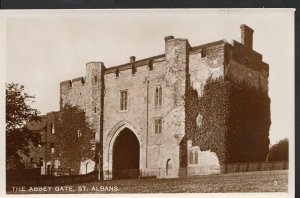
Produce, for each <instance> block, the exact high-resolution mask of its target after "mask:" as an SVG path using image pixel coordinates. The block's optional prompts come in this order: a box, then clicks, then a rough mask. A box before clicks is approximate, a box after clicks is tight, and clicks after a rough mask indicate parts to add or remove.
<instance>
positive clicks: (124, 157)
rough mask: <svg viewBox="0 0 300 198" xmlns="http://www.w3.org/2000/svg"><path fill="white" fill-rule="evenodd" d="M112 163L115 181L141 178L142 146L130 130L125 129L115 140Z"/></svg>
mask: <svg viewBox="0 0 300 198" xmlns="http://www.w3.org/2000/svg"><path fill="white" fill-rule="evenodd" d="M112 163H113V164H112V165H113V169H112V176H113V177H112V178H113V179H123V178H138V177H139V172H140V169H139V163H140V144H139V141H138V139H137V137H136V136H135V134H134V133H133V132H132V131H131V130H130V129H128V128H125V129H123V130H122V131H121V132H120V133H119V135H118V136H117V137H116V139H115V142H114V145H113V158H112Z"/></svg>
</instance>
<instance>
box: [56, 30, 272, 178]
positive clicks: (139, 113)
mask: <svg viewBox="0 0 300 198" xmlns="http://www.w3.org/2000/svg"><path fill="white" fill-rule="evenodd" d="M240 28H241V42H237V41H232V42H231V43H229V42H227V41H226V40H219V41H216V42H212V43H207V44H204V45H199V46H194V47H192V46H191V45H190V44H189V41H188V40H187V39H183V38H174V37H173V36H167V37H165V39H164V42H165V52H164V53H163V54H160V55H157V56H153V57H149V58H146V59H142V60H137V59H136V58H135V57H134V56H132V57H130V61H129V62H128V63H125V64H122V65H118V66H114V67H111V66H107V65H105V64H104V63H103V62H89V63H87V64H86V76H85V77H80V78H75V79H72V80H67V81H64V82H61V83H60V97H61V98H60V105H61V107H63V106H64V105H65V104H70V105H74V106H78V107H79V108H81V109H83V110H84V111H85V113H86V118H87V120H88V122H89V123H90V124H91V126H92V127H93V130H94V132H95V134H96V136H95V137H96V141H97V142H99V143H100V145H101V149H100V155H101V157H102V158H101V159H102V160H101V163H102V164H101V168H102V169H103V178H104V179H105V180H110V179H114V178H119V177H126V174H129V173H128V172H130V170H138V173H136V172H134V171H133V172H132V174H133V175H134V174H137V175H139V176H151V175H152V176H158V177H179V176H181V174H183V173H182V171H180V170H181V168H186V167H197V166H201V164H207V163H206V162H205V159H204V157H203V156H209V155H208V154H207V153H208V152H211V153H212V154H213V155H214V157H213V158H214V161H216V162H215V164H221V165H222V164H224V163H229V162H237V161H238V160H236V159H241V160H240V161H244V160H246V159H248V158H249V159H252V160H264V159H263V156H264V152H267V149H268V143H267V142H268V133H269V126H270V123H267V124H266V127H265V128H264V129H263V130H262V131H263V132H261V133H262V136H261V137H262V138H264V139H266V141H265V142H266V143H256V140H255V139H251V138H248V139H247V142H249V143H250V144H249V145H253V149H254V148H255V149H257V148H258V149H260V150H261V151H262V153H263V154H261V155H260V156H258V155H256V154H255V152H254V154H251V153H249V152H246V151H245V153H244V154H243V155H242V154H238V153H236V152H235V151H233V150H235V149H238V147H234V146H233V147H230V146H228V145H231V144H229V143H228V142H230V141H231V139H230V137H231V136H230V135H227V134H230V133H231V131H233V128H234V127H231V125H230V124H228V123H229V119H230V118H228V116H226V115H227V114H226V113H225V114H224V115H225V116H224V117H218V116H219V115H221V114H222V112H220V111H221V110H222V108H219V107H217V106H215V107H214V106H213V105H214V104H217V103H218V101H219V100H221V99H222V98H221V97H220V98H219V97H215V98H213V99H212V100H210V101H211V103H209V104H210V107H211V106H212V108H216V109H213V110H212V111H211V115H209V114H205V113H201V112H200V110H199V112H198V113H197V112H196V113H193V114H192V111H190V109H188V106H189V104H188V103H189V102H190V101H193V100H198V99H199V98H200V99H201V98H202V97H203V96H204V95H205V90H206V88H205V87H206V85H207V82H208V80H209V79H210V80H218V81H221V82H224V83H227V82H228V83H231V84H232V85H239V84H245V85H246V86H247V87H249V88H254V89H256V90H260V92H259V93H262V94H265V95H266V96H267V97H268V75H269V66H268V64H266V63H264V62H263V61H262V55H261V54H259V53H258V52H256V51H254V50H253V32H254V31H253V30H252V29H251V28H250V27H248V26H246V25H241V27H240ZM207 89H208V88H207ZM191 90H192V91H193V93H196V95H193V96H192V94H189V92H191ZM208 90H209V89H208ZM224 90H225V91H224V93H230V91H228V90H229V89H227V88H226V89H224ZM227 95H228V101H231V98H230V96H231V95H230V94H227ZM226 104H227V103H226ZM228 104H229V105H228V106H226V105H224V107H226V108H227V109H229V110H230V107H231V105H230V103H228ZM267 106H268V104H267ZM197 108H198V107H196V106H195V108H193V109H194V110H196V111H197ZM205 108H206V107H205V106H204V109H205ZM207 109H208V107H207ZM194 110H193V112H194ZM222 111H223V110H222ZM230 112H231V114H232V115H234V112H235V111H230ZM250 114H251V113H250ZM250 114H249V115H250ZM222 115H223V114H222ZM229 117H230V116H229ZM240 117H241V119H243V116H240ZM253 117H255V116H252V117H249V116H248V117H247V119H248V120H251V119H252V118H253ZM215 118H216V119H215ZM266 119H270V115H269V114H267V116H266ZM241 121H243V120H241ZM247 122H248V121H247ZM249 122H251V121H249ZM253 122H256V123H258V125H260V123H259V122H260V121H253ZM206 123H208V124H206ZM209 123H210V124H209ZM212 123H213V124H212ZM261 124H263V123H261ZM245 126H246V127H248V128H243V127H244V125H243V126H241V127H240V128H239V129H238V130H240V131H241V133H242V131H243V132H244V131H246V132H247V131H251V130H252V128H251V127H252V124H251V123H248V124H247V125H245ZM197 127H198V128H199V131H201V130H202V128H203V131H208V132H205V133H201V132H199V133H198V132H195V131H197V130H198V129H195V130H194V129H193V128H197ZM231 129H232V130H231ZM236 129H237V128H234V131H235V132H236V131H238V130H236ZM253 130H255V129H254V128H253ZM238 132H239V131H238ZM232 133H233V132H232ZM247 133H248V132H247ZM191 134H193V135H191ZM195 134H196V135H195ZM209 139H211V140H213V141H212V142H209ZM235 141H236V140H235ZM239 141H246V140H242V139H239ZM232 144H233V145H237V144H235V143H232ZM216 145H217V146H216ZM248 149H249V148H248ZM248 149H245V150H248ZM204 150H205V152H206V154H205V155H203V156H202V157H201V152H202V151H204ZM250 150H251V148H250ZM265 150H266V151H265ZM235 156H236V157H235ZM239 156H244V157H241V158H239ZM137 175H136V176H137Z"/></svg>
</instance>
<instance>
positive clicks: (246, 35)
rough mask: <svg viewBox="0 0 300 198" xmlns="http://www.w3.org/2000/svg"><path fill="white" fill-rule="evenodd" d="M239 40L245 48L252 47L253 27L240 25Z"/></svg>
mask: <svg viewBox="0 0 300 198" xmlns="http://www.w3.org/2000/svg"><path fill="white" fill-rule="evenodd" d="M240 27H241V42H242V44H244V46H245V47H246V48H247V49H250V50H252V49H253V32H254V31H253V29H251V28H250V27H248V26H247V25H245V24H242V25H241V26H240Z"/></svg>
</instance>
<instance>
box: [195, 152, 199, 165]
mask: <svg viewBox="0 0 300 198" xmlns="http://www.w3.org/2000/svg"><path fill="white" fill-rule="evenodd" d="M195 164H198V152H195Z"/></svg>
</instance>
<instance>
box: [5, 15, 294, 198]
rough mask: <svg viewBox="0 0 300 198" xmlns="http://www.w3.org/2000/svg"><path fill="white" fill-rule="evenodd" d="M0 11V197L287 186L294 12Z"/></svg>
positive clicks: (283, 190) (284, 191) (284, 190)
mask: <svg viewBox="0 0 300 198" xmlns="http://www.w3.org/2000/svg"><path fill="white" fill-rule="evenodd" d="M1 21H2V27H3V30H4V31H3V32H2V36H1V38H2V39H3V41H4V45H3V49H2V51H3V52H4V53H3V65H4V67H5V68H2V69H3V71H4V72H5V82H4V83H5V89H6V92H5V96H4V97H5V119H6V123H5V131H6V133H5V137H3V144H4V145H5V153H3V158H2V160H3V162H4V161H5V162H6V163H5V171H4V173H5V175H6V177H5V180H6V181H4V183H5V189H6V192H5V193H6V194H108V193H110V194H131V193H143V194H150V193H151V194H157V193H241V194H242V193H257V192H259V193H270V192H272V193H277V194H278V195H280V196H281V197H289V195H291V194H290V193H293V190H294V183H295V182H294V177H295V176H294V174H295V171H294V119H295V118H294V9H157V10H150V9H149V10H146V9H140V10H43V11H42V10H26V11H25V10H23V11H21V10H19V11H17V10H14V11H13V10H11V11H2V12H1ZM275 195H276V194H275Z"/></svg>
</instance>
